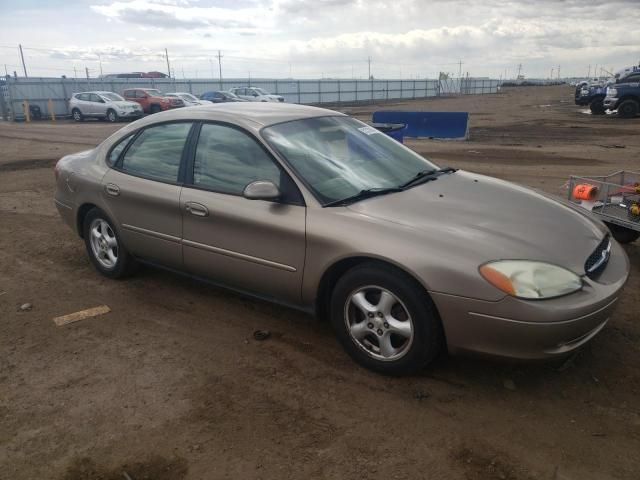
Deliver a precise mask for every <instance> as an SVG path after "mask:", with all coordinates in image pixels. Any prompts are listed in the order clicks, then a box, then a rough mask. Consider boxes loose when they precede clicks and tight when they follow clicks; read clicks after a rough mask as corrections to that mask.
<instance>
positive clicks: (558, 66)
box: [558, 65, 560, 80]
mask: <svg viewBox="0 0 640 480" xmlns="http://www.w3.org/2000/svg"><path fill="white" fill-rule="evenodd" d="M558 80H560V65H558Z"/></svg>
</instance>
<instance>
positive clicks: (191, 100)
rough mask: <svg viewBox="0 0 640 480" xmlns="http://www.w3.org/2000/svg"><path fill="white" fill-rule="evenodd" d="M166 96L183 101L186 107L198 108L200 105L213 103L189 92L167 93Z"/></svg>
mask: <svg viewBox="0 0 640 480" xmlns="http://www.w3.org/2000/svg"><path fill="white" fill-rule="evenodd" d="M165 96H167V97H174V98H179V99H181V100H182V101H183V102H184V105H185V106H186V107H196V106H198V105H209V104H211V103H212V102H209V101H207V100H200V99H199V98H198V97H195V96H194V95H191V94H190V93H187V92H175V93H165Z"/></svg>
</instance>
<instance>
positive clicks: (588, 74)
mask: <svg viewBox="0 0 640 480" xmlns="http://www.w3.org/2000/svg"><path fill="white" fill-rule="evenodd" d="M587 78H591V64H589V73H587Z"/></svg>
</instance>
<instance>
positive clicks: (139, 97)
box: [123, 88, 184, 113]
mask: <svg viewBox="0 0 640 480" xmlns="http://www.w3.org/2000/svg"><path fill="white" fill-rule="evenodd" d="M123 95H124V98H126V99H127V100H129V101H132V102H137V103H139V104H140V105H141V106H142V110H143V111H144V113H158V112H162V111H164V110H169V109H172V108H180V107H184V102H183V101H182V99H180V98H176V97H167V96H166V95H164V94H163V93H162V92H161V91H160V90H157V89H155V88H129V89H127V90H125V91H124V92H123Z"/></svg>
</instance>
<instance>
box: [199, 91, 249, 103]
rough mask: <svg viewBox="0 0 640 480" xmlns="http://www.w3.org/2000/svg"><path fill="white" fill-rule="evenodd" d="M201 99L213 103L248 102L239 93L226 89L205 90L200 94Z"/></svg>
mask: <svg viewBox="0 0 640 480" xmlns="http://www.w3.org/2000/svg"><path fill="white" fill-rule="evenodd" d="M200 100H208V101H210V102H213V103H226V102H246V100H243V99H242V98H240V97H238V96H237V95H235V94H233V93H231V92H225V91H213V92H204V93H203V94H202V95H200Z"/></svg>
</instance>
